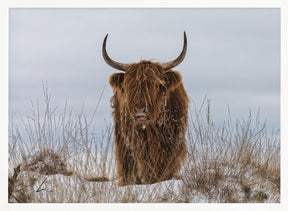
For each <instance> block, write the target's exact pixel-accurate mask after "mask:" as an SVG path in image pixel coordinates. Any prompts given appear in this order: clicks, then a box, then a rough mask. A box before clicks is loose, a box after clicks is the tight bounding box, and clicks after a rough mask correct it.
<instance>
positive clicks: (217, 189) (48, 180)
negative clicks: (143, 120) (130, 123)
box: [8, 89, 280, 203]
mask: <svg viewBox="0 0 288 211" xmlns="http://www.w3.org/2000/svg"><path fill="white" fill-rule="evenodd" d="M43 91H44V106H43V107H41V106H40V105H39V103H38V102H37V103H36V104H32V108H33V110H32V114H31V116H29V117H25V118H24V117H19V118H16V117H15V116H14V117H13V118H12V117H11V118H10V122H9V123H10V125H9V135H10V137H9V178H8V181H9V187H8V193H9V194H8V201H9V202H11V203H13V202H19V203H29V202H31V203H42V202H43V203H50V202H54V203H55V202H60V203H62V202H71V203H80V202H81V203H100V202H102V203H108V202H121V203H134V202H148V203H155V202H168V203H169V202H183V203H184V202H185V203H191V202H221V203H246V202H249V203H251V202H252V203H254V202H260V203H261V202H268V203H269V202H273V203H275V202H276V203H279V202H280V138H279V136H277V135H274V134H271V133H269V131H268V129H267V128H266V126H265V123H261V122H260V121H259V113H257V114H256V115H255V116H254V117H253V115H252V114H250V115H249V116H248V117H247V119H246V120H243V121H237V122H234V123H233V122H232V120H231V119H228V120H227V121H225V122H224V123H223V125H222V126H221V127H219V126H217V125H216V124H214V123H213V120H212V117H211V116H212V115H211V109H210V101H209V100H204V101H203V105H202V106H201V107H200V109H197V108H196V106H194V107H193V105H191V106H192V107H193V108H194V110H193V109H191V111H190V114H191V117H190V119H189V129H188V132H187V146H188V151H189V153H188V157H187V161H186V163H185V165H184V166H183V168H182V169H181V172H180V174H179V176H178V177H177V178H175V179H173V180H170V181H165V182H161V183H157V184H153V185H131V186H126V187H118V186H117V185H116V184H117V177H116V171H115V162H114V145H113V129H112V125H106V126H105V130H104V131H103V132H102V134H100V135H99V134H94V133H92V131H93V126H92V124H91V122H92V121H91V120H89V121H88V120H87V119H86V117H85V116H84V115H83V112H80V114H78V115H74V114H73V113H72V112H68V111H67V110H68V109H67V105H65V106H64V108H63V111H59V108H57V107H56V108H52V106H51V104H50V96H49V95H48V92H47V90H46V89H44V90H43ZM99 100H101V97H100V98H99ZM42 108H45V109H44V110H42ZM228 113H229V112H228ZM229 116H230V115H229Z"/></svg>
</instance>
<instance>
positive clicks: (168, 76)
mask: <svg viewBox="0 0 288 211" xmlns="http://www.w3.org/2000/svg"><path fill="white" fill-rule="evenodd" d="M164 79H165V86H166V87H167V89H169V90H174V89H176V88H177V87H178V86H179V85H180V84H181V83H182V77H181V75H180V73H178V72H176V71H168V72H166V73H165V74H164Z"/></svg>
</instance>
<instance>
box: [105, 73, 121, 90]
mask: <svg viewBox="0 0 288 211" xmlns="http://www.w3.org/2000/svg"><path fill="white" fill-rule="evenodd" d="M123 80H124V73H114V74H112V75H111V76H110V78H109V83H110V85H111V86H112V88H113V89H121V87H122V83H123Z"/></svg>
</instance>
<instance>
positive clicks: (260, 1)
mask: <svg viewBox="0 0 288 211" xmlns="http://www.w3.org/2000/svg"><path fill="white" fill-rule="evenodd" d="M287 3H288V2H286V1H285V0H230V1H229V0H226V1H224V0H222V1H218V0H217V1H216V0H201V1H193V0H190V1H185V0H178V1H176V0H173V1H172V0H138V1H136V0H102V1H97V0H94V1H92V0H82V1H81V0H10V1H9V0H1V1H0V5H1V10H0V14H1V17H0V20H1V22H0V24H1V34H0V36H1V42H0V46H1V50H0V53H1V54H0V58H1V59H0V62H1V63H0V67H1V72H0V96H1V99H0V103H1V104H0V117H1V120H0V135H1V139H0V153H1V158H2V159H1V162H0V163H1V170H2V171H1V172H2V174H1V187H2V188H1V197H0V200H1V208H2V207H3V208H6V209H5V210H14V209H21V210H23V209H24V210H26V209H29V210H31V208H32V209H35V208H36V209H37V210H38V209H41V210H43V211H44V210H51V209H55V208H56V209H62V208H65V209H67V208H68V209H69V210H78V209H82V210H83V209H85V210H87V209H89V210H90V209H91V210H96V209H97V210H111V209H115V210H119V209H125V210H135V209H137V210H147V209H157V210H159V209H165V210H175V209H181V210H183V209H185V210H186V209H187V210H188V209H189V210H190V209H193V210H214V209H215V210H229V211H230V210H231V209H232V210H241V211H243V209H245V210H246V209H249V210H250V209H251V210H252V209H253V210H254V209H258V210H271V211H272V210H273V211H274V210H288V206H287V205H288V191H287V190H288V183H287V182H288V169H287V167H288V162H287V161H288V158H287V154H288V153H287V152H288V147H287V146H288V142H287V133H288V128H287V121H288V118H287V108H288V94H287V92H288V87H287V82H288V73H287V58H288V56H287V55H288V54H287V38H288V31H287V30H288V26H287V20H288V15H287V14H288V13H287V12H288V5H287ZM93 7H94V8H139V7H140V8H155V7H156V8H185V7H190V8H235V7H237V8H239V7H240V8H281V203H280V204H140V205H139V204H138V205H137V204H128V205H125V204H27V205H26V204H8V203H7V201H8V200H7V187H8V182H7V169H8V162H7V158H8V150H7V149H8V43H9V42H8V41H9V36H8V32H9V31H8V13H9V8H93Z"/></svg>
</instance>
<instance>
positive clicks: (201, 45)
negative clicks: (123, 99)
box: [9, 9, 280, 130]
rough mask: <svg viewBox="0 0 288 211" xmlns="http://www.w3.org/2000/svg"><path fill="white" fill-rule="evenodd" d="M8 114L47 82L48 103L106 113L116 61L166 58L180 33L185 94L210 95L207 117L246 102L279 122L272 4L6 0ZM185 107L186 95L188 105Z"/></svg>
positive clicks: (219, 117) (223, 115) (99, 118)
mask: <svg viewBox="0 0 288 211" xmlns="http://www.w3.org/2000/svg"><path fill="white" fill-rule="evenodd" d="M9 18H10V20H9V42H10V43H9V113H10V114H18V115H23V116H27V115H28V114H29V113H30V112H31V100H35V99H36V98H37V97H38V98H39V99H40V100H41V99H42V98H43V97H42V82H44V84H47V87H48V89H49V92H50V93H51V97H52V104H53V105H54V106H64V104H65V101H66V99H67V102H68V105H69V107H70V108H72V109H73V110H75V111H80V109H81V106H82V104H83V103H84V105H85V107H84V109H85V111H86V115H87V116H89V115H90V116H91V114H92V111H93V109H94V108H95V106H96V104H97V102H98V97H99V95H100V93H101V91H102V90H103V88H104V87H105V89H104V93H103V98H102V100H101V102H100V104H99V108H98V110H97V113H96V118H95V125H96V126H95V127H96V128H97V129H99V130H100V129H101V126H103V121H104V119H105V120H106V121H107V122H112V118H111V108H110V97H111V96H112V89H111V87H110V85H109V84H108V78H109V76H110V75H111V74H112V73H115V72H117V70H114V69H112V68H111V67H109V66H108V65H107V64H106V63H105V62H104V60H103V59H102V55H101V46H102V42H103V39H104V37H105V35H106V34H107V33H109V38H108V41H107V50H108V53H109V55H110V56H111V57H112V58H113V59H115V60H117V61H120V62H124V63H125V62H126V63H129V62H138V61H140V60H141V59H154V60H155V61H160V62H163V61H167V60H171V59H174V58H175V57H176V56H178V54H179V53H180V51H181V49H182V45H183V31H184V30H185V31H186V34H187V38H188V51H187V55H186V58H185V60H184V61H183V63H182V64H180V65H179V66H177V67H176V68H175V70H178V71H180V72H181V74H182V77H183V81H184V86H185V88H186V91H187V92H188V94H189V97H190V98H191V99H192V100H193V101H194V102H195V103H196V104H197V105H198V106H200V104H201V102H202V100H203V98H204V97H205V96H206V95H207V97H208V98H209V99H211V103H212V114H213V115H214V120H215V121H217V122H222V121H224V120H227V117H228V114H227V105H229V107H230V110H231V114H232V118H233V119H236V118H237V119H243V118H246V117H247V116H248V114H249V109H250V110H251V111H252V112H253V113H256V112H257V110H258V108H260V112H261V114H260V115H261V119H262V120H266V122H267V125H268V126H269V127H270V128H274V129H275V130H277V129H279V128H280V9H10V15H9ZM191 106H192V104H191Z"/></svg>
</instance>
